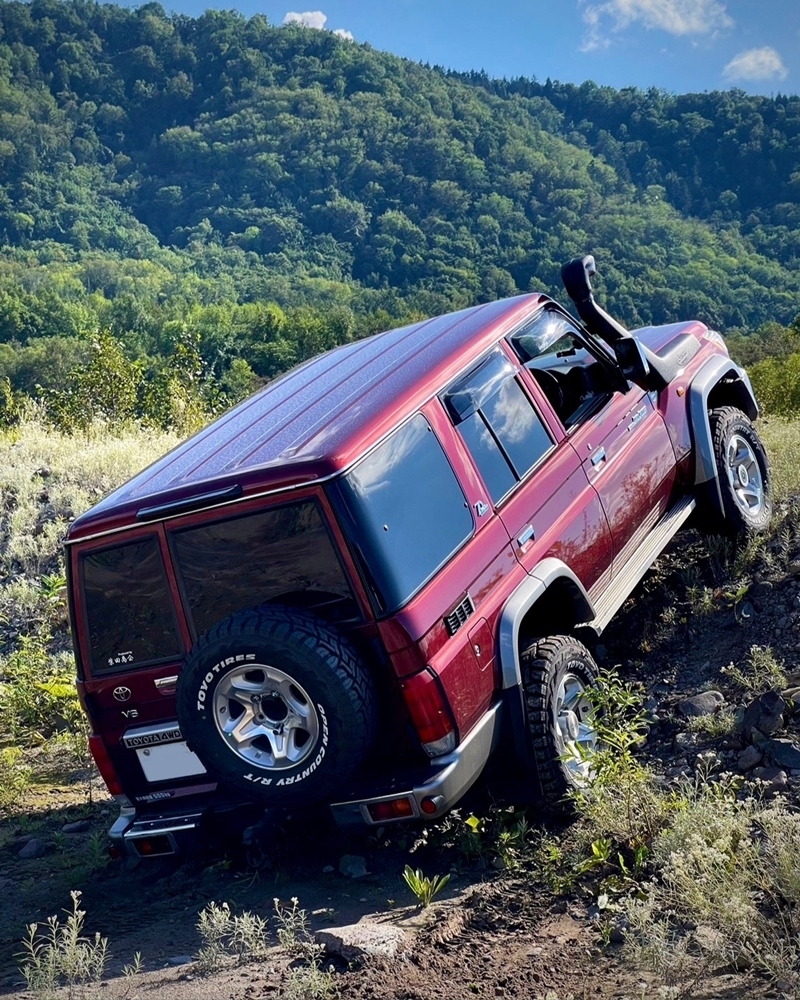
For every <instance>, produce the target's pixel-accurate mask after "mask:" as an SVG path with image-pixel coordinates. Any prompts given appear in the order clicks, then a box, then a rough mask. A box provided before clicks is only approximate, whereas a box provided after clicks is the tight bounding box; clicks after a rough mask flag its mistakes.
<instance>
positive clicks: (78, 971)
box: [22, 892, 108, 1000]
mask: <svg viewBox="0 0 800 1000" xmlns="http://www.w3.org/2000/svg"><path fill="white" fill-rule="evenodd" d="M70 895H71V896H72V910H71V911H67V914H66V917H65V919H64V920H63V921H62V920H59V918H58V917H56V916H52V917H48V918H47V921H46V922H45V923H44V925H40V924H29V925H28V934H27V937H26V938H25V939H24V940H23V942H22V947H23V952H22V958H23V963H22V974H23V975H24V977H25V981H26V983H27V984H28V989H29V991H30V992H31V994H32V995H33V996H34V997H36V998H37V1000H53V998H55V996H56V995H57V994H59V992H60V991H59V987H61V986H64V987H66V988H67V996H68V997H73V996H75V995H76V993H77V991H78V990H79V989H81V988H82V987H84V986H88V985H89V984H91V983H97V982H99V981H100V979H101V977H102V975H103V971H104V969H105V965H106V959H107V955H108V938H105V937H102V936H101V935H100V933H99V932H97V933H96V934H95V935H94V937H92V938H90V937H87V936H86V935H84V933H83V925H84V920H85V918H86V911H85V910H82V909H81V908H80V899H81V894H80V892H72V893H70Z"/></svg>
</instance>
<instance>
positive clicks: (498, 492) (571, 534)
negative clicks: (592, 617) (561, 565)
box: [443, 348, 611, 590]
mask: <svg viewBox="0 0 800 1000" xmlns="http://www.w3.org/2000/svg"><path fill="white" fill-rule="evenodd" d="M443 401H444V403H445V406H446V408H447V410H448V412H449V414H450V417H451V420H452V421H453V423H454V425H455V428H456V430H457V432H458V433H459V435H460V436H461V438H462V440H463V441H464V443H465V445H466V447H467V449H468V451H469V453H470V455H471V457H472V460H473V462H474V463H475V465H476V467H477V470H478V472H479V473H480V476H481V478H482V480H483V483H484V486H485V489H486V502H487V504H488V505H491V506H492V507H494V509H495V510H496V511H497V513H498V514H499V516H500V518H501V519H502V521H503V523H504V524H505V526H506V529H507V530H508V532H509V535H510V536H511V540H512V546H513V548H514V552H515V555H516V557H517V559H518V560H519V561H520V562H521V563H522V565H523V566H524V567H525V569H526V570H527V571H528V572H531V571H532V570H533V569H534V568H535V567H536V566H537V564H538V563H539V562H540V560H541V559H543V558H544V557H545V556H554V557H556V558H559V559H562V560H563V561H564V562H565V563H566V564H567V565H568V566H569V568H570V569H571V570H572V571H573V572H574V573H575V574H576V575H577V576H578V578H579V579H580V580H581V582H582V583H583V585H584V587H585V588H586V589H587V590H588V589H589V587H591V586H593V585H594V584H595V583H597V582H598V581H599V580H601V578H602V577H603V576H604V575H607V574H608V573H609V572H610V566H611V537H610V533H609V529H608V525H607V523H606V518H605V515H604V513H603V510H602V507H601V504H600V500H599V498H598V495H597V493H596V491H595V490H594V489H593V488H592V487H591V486H590V485H589V483H588V480H587V477H586V472H585V470H584V469H583V468H582V464H581V461H580V459H579V457H578V455H577V453H576V452H575V449H574V448H573V447H572V446H571V444H570V443H569V441H568V440H567V435H566V432H565V431H564V430H563V429H561V430H560V433H554V431H553V425H554V424H555V421H553V422H552V425H548V423H546V422H545V420H544V419H543V417H542V414H541V412H540V410H539V409H537V407H536V405H534V402H533V399H532V396H531V394H530V386H528V385H527V382H526V379H525V378H524V373H522V372H521V371H520V370H519V366H518V365H517V364H516V362H515V361H512V359H511V358H510V357H509V356H508V355H507V354H506V353H505V351H504V350H502V349H501V348H498V349H497V350H495V351H494V352H492V353H491V354H490V355H489V356H488V357H486V358H485V359H484V360H483V362H482V363H481V364H480V365H478V366H477V367H476V368H475V369H473V370H472V371H471V372H470V373H469V374H468V375H467V376H466V377H464V378H462V379H460V380H459V382H457V383H456V384H454V385H453V386H451V387H450V389H449V390H448V392H447V393H446V394H445V396H444V399H443Z"/></svg>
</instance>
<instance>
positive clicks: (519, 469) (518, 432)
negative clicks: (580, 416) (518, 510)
mask: <svg viewBox="0 0 800 1000" xmlns="http://www.w3.org/2000/svg"><path fill="white" fill-rule="evenodd" d="M443 401H444V404H445V406H446V407H447V410H448V412H449V413H450V416H451V418H452V420H453V423H454V424H455V425H456V427H457V428H458V432H459V434H460V435H461V437H462V438H463V439H464V443H465V444H466V446H467V448H468V449H469V452H470V454H471V455H472V458H473V459H474V461H475V464H476V465H477V467H478V470H479V472H480V474H481V477H482V478H483V481H484V483H485V484H486V488H487V489H488V491H489V495H490V496H491V498H492V500H493V501H494V502H495V503H497V502H498V501H499V500H500V499H502V497H504V496H505V495H506V493H508V491H509V490H510V489H512V487H513V486H514V485H515V483H517V482H518V481H519V480H520V479H522V478H523V477H524V476H525V475H526V473H527V472H528V471H529V470H530V469H532V468H533V466H534V465H536V463H537V462H538V461H539V460H540V459H541V458H542V457H543V456H544V455H546V454H547V452H548V451H549V450H550V448H551V447H552V444H553V442H552V441H551V439H550V435H549V434H548V433H547V430H546V429H545V427H544V424H543V423H542V421H541V419H540V418H539V415H538V413H537V412H536V410H535V409H534V407H533V404H532V403H531V401H530V400H529V399H528V397H527V396H526V395H525V391H524V390H523V388H522V386H521V385H520V384H519V382H517V380H516V378H515V377H514V369H513V367H512V366H511V365H510V364H509V362H508V361H507V360H506V358H505V357H504V356H503V355H501V354H493V355H491V356H490V357H489V358H488V359H487V360H486V361H484V362H483V364H481V366H480V367H479V368H478V369H477V370H476V371H474V372H472V373H470V374H469V375H468V376H467V377H466V378H465V379H462V380H460V381H459V382H458V383H456V384H455V385H454V386H452V387H451V389H450V390H449V391H448V392H447V394H446V395H445V396H444V398H443Z"/></svg>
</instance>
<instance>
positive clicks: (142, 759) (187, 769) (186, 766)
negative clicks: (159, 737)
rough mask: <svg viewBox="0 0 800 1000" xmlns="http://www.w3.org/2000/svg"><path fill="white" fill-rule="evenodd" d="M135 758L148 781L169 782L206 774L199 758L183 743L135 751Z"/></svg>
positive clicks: (163, 744)
mask: <svg viewBox="0 0 800 1000" xmlns="http://www.w3.org/2000/svg"><path fill="white" fill-rule="evenodd" d="M136 756H137V757H138V758H139V763H140V764H141V765H142V770H143V771H144V776H145V778H147V780H148V781H170V780H172V779H173V778H191V777H192V775H194V774H205V773H206V769H205V768H204V767H203V765H202V764H201V762H200V758H199V757H198V756H197V754H195V753H192V751H191V750H190V749H189V748H188V747H187V746H186V744H185V743H183V742H181V743H162V744H161V745H160V746H154V747H144V748H141V749H139V750H137V751H136Z"/></svg>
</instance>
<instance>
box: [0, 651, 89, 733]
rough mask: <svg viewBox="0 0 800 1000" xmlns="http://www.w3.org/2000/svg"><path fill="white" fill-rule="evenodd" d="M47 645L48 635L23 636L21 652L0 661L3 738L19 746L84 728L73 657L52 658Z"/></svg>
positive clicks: (0, 703) (59, 656) (0, 705)
mask: <svg viewBox="0 0 800 1000" xmlns="http://www.w3.org/2000/svg"><path fill="white" fill-rule="evenodd" d="M49 641H50V637H49V636H47V635H42V636H35V635H28V636H23V637H22V638H21V639H20V644H19V648H18V649H16V650H15V651H14V652H13V653H11V654H10V655H9V656H6V657H5V658H3V659H2V660H0V678H2V681H0V718H1V719H2V725H3V727H4V732H2V733H0V736H2V737H4V738H5V739H8V740H11V741H12V742H13V743H15V744H22V745H32V744H35V743H41V742H42V741H44V740H46V739H47V738H48V737H50V736H52V735H53V734H54V733H57V732H59V731H63V730H75V729H77V728H79V727H80V726H81V725H82V720H83V715H82V712H81V708H80V705H79V703H78V696H77V693H76V691H75V670H74V665H73V661H72V657H71V656H70V655H69V654H60V655H56V656H53V655H52V654H51V653H50V652H49V650H48V643H49Z"/></svg>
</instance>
